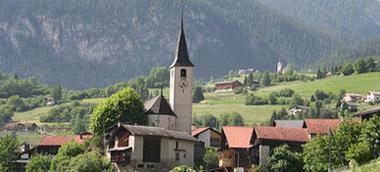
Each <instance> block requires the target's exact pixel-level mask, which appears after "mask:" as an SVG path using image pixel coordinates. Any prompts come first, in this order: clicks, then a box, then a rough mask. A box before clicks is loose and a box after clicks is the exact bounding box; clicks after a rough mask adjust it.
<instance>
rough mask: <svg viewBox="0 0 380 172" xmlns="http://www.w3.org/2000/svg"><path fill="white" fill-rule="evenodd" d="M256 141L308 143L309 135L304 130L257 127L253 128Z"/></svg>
mask: <svg viewBox="0 0 380 172" xmlns="http://www.w3.org/2000/svg"><path fill="white" fill-rule="evenodd" d="M255 133H256V136H257V138H258V139H268V140H280V141H293V142H308V141H309V140H310V138H309V134H308V132H307V130H306V129H304V128H279V127H270V126H258V127H256V128H255Z"/></svg>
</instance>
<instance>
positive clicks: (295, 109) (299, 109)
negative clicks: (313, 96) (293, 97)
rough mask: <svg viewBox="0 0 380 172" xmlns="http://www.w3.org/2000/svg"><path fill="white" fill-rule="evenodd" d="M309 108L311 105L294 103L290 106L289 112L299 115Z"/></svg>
mask: <svg viewBox="0 0 380 172" xmlns="http://www.w3.org/2000/svg"><path fill="white" fill-rule="evenodd" d="M308 110H309V107H307V106H303V105H293V106H291V107H290V108H289V113H290V114H292V115H299V114H302V113H305V112H307V111H308Z"/></svg>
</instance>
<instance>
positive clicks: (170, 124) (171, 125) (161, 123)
mask: <svg viewBox="0 0 380 172" xmlns="http://www.w3.org/2000/svg"><path fill="white" fill-rule="evenodd" d="M148 125H149V126H155V127H162V128H165V129H169V130H174V129H175V116H172V115H164V114H158V115H156V114H149V115H148Z"/></svg>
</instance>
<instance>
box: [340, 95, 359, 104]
mask: <svg viewBox="0 0 380 172" xmlns="http://www.w3.org/2000/svg"><path fill="white" fill-rule="evenodd" d="M362 100H363V97H362V95H360V94H354V93H346V94H344V97H343V98H342V101H344V102H353V103H356V102H360V101H362Z"/></svg>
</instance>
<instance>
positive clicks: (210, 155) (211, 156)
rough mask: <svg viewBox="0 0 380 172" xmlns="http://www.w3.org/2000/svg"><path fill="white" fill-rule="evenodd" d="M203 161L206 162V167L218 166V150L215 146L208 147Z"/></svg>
mask: <svg viewBox="0 0 380 172" xmlns="http://www.w3.org/2000/svg"><path fill="white" fill-rule="evenodd" d="M203 161H204V163H205V168H206V169H215V168H218V166H219V164H218V163H219V162H218V152H217V151H216V150H215V149H213V148H206V151H205V154H204V156H203Z"/></svg>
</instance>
